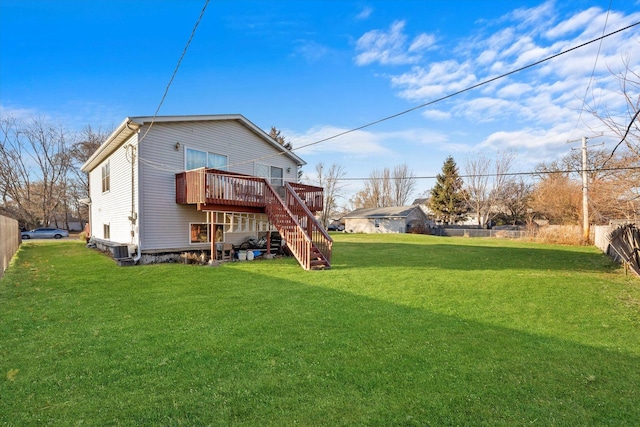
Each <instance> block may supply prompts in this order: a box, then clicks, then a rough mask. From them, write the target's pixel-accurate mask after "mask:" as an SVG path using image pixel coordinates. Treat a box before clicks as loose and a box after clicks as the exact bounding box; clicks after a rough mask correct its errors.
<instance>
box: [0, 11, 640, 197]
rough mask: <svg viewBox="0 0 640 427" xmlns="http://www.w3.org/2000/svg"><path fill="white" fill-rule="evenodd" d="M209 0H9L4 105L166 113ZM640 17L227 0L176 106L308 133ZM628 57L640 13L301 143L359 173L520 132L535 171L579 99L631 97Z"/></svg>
mask: <svg viewBox="0 0 640 427" xmlns="http://www.w3.org/2000/svg"><path fill="white" fill-rule="evenodd" d="M203 5H204V0H199V1H191V0H188V1H168V0H166V1H162V0H155V1H119V0H86V1H76V0H74V1H54V0H50V1H45V0H40V1H31V0H0V112H1V113H2V115H3V116H4V115H9V114H10V115H14V116H18V117H20V116H28V115H38V116H46V117H48V118H49V119H50V120H52V121H55V122H59V123H61V124H63V125H64V126H66V127H68V128H70V129H72V130H73V129H81V128H82V127H84V126H85V125H88V124H90V125H92V126H93V127H94V128H102V129H110V128H112V127H114V126H116V125H117V124H119V123H120V122H121V121H122V120H123V119H124V118H125V117H126V116H145V115H153V113H154V112H155V110H156V108H157V106H158V103H159V102H160V99H161V97H162V94H163V93H164V90H165V87H166V85H167V83H168V81H169V79H170V77H171V74H172V72H173V70H174V68H175V66H176V63H177V61H178V59H179V57H180V55H181V53H182V50H183V48H184V46H185V43H186V41H187V40H188V38H189V35H190V34H191V30H192V28H193V25H194V24H195V22H196V20H197V18H198V16H199V14H200V11H201V9H202V7H203ZM638 21H640V2H639V1H638V0H579V1H574V0H568V1H567V0H563V1H559V0H558V1H531V0H509V1H504V0H477V1H471V0H467V1H446V2H445V1H435V0H434V1H429V0H424V1H417V0H412V1H402V0H394V1H362V0H359V1H348V0H345V1H339V0H325V1H286V0H280V1H266V0H263V1H243V0H237V1H231V0H218V1H216V0H211V2H210V3H209V5H208V7H207V10H206V12H205V15H204V17H203V19H202V21H201V22H200V25H199V27H198V30H197V32H196V35H195V38H194V39H193V41H192V43H191V45H190V47H189V50H188V52H187V54H186V56H185V58H184V60H183V62H182V64H181V67H180V70H179V71H178V74H177V76H176V78H175V80H174V82H173V84H172V86H171V88H170V90H169V93H168V95H167V98H166V100H165V102H164V104H163V106H162V108H161V110H160V115H181V114H226V113H240V114H243V115H244V116H246V117H247V118H248V119H249V120H251V121H252V122H254V123H255V124H256V125H258V126H259V127H261V128H263V129H265V130H267V131H268V130H269V128H270V127H271V126H276V127H278V128H279V129H281V130H282V133H283V134H284V135H285V136H286V137H287V139H288V140H290V141H291V142H292V143H293V146H294V148H295V147H299V146H302V145H305V144H308V143H311V142H314V141H317V140H319V139H322V138H325V137H328V136H331V135H334V134H337V133H340V132H343V131H345V130H349V129H352V128H356V127H359V126H362V125H365V124H367V123H370V122H373V121H375V120H378V119H381V118H383V117H386V116H389V115H392V114H395V113H398V112H401V111H404V110H407V109H410V108H412V107H414V106H417V105H420V104H423V103H427V102H430V101H432V100H434V99H437V98H440V97H442V96H445V95H447V94H450V93H453V92H456V91H458V90H461V89H464V88H466V87H468V86H472V85H474V84H477V83H479V82H481V81H483V80H486V79H488V78H492V77H495V76H497V75H500V74H502V73H505V72H508V71H511V70H513V69H516V68H518V67H521V66H523V65H527V64H528V63H532V62H535V61H538V60H540V59H543V58H545V57H547V56H550V55H552V54H555V53H558V52H560V51H561V50H565V49H568V48H570V47H573V46H576V45H579V44H581V43H583V42H586V41H589V40H592V39H594V38H596V37H599V36H601V35H602V34H603V30H604V32H606V33H608V32H611V31H614V30H617V29H619V28H622V27H625V26H627V25H630V24H633V23H635V22H638ZM605 22H606V25H605ZM598 50H599V53H598ZM625 57H626V58H628V60H629V62H630V64H631V69H633V70H636V71H638V70H639V69H640V26H639V27H634V28H632V29H630V30H627V31H625V32H623V33H620V34H617V35H614V36H611V37H609V38H606V39H604V40H603V42H602V44H600V43H597V42H596V43H593V44H591V45H589V46H587V47H585V48H582V49H579V50H577V51H574V52H571V53H569V54H566V55H563V56H561V57H559V58H556V59H554V60H551V61H548V62H545V63H544V64H542V65H540V66H538V67H535V68H532V69H529V70H526V71H523V72H520V73H517V74H515V75H511V76H509V77H508V78H505V79H501V80H499V81H496V82H494V83H491V84H489V85H486V86H482V87H480V88H477V89H474V90H472V91H469V92H465V93H464V94H461V95H458V96H455V97H452V98H449V99H447V100H445V101H442V102H438V103H435V104H433V105H430V106H428V107H425V108H421V109H417V110H415V111H413V112H411V113H408V114H405V115H402V116H400V117H398V118H395V119H393V120H388V121H385V122H383V123H380V124H377V125H375V126H371V127H368V128H365V129H363V130H360V131H357V132H353V133H349V134H347V135H345V136H342V137H340V138H336V139H334V140H331V141H327V142H325V143H321V144H317V145H313V146H310V147H308V148H305V149H301V150H300V151H298V154H299V155H300V156H301V157H302V158H304V159H305V160H306V161H307V163H308V165H307V166H306V167H305V169H304V170H305V172H307V173H309V174H313V173H314V167H315V165H316V164H317V163H318V162H324V163H325V165H330V164H331V163H338V164H340V165H342V166H343V167H344V169H345V171H346V172H347V175H348V176H349V177H366V176H368V175H369V173H370V172H371V170H372V169H374V168H378V169H381V168H384V167H390V168H393V166H395V165H398V164H402V163H406V164H408V165H409V167H410V168H411V170H412V171H413V172H414V173H415V174H416V175H418V176H434V175H435V174H437V173H438V172H439V171H440V169H441V167H442V163H443V162H444V160H445V158H446V157H447V156H448V155H452V156H453V157H454V159H455V160H456V161H457V162H458V165H459V166H460V167H461V169H463V165H464V160H465V159H466V158H469V157H472V156H474V154H475V153H478V152H480V151H482V152H483V153H485V154H488V155H494V154H496V153H498V152H500V151H506V150H512V151H513V152H514V153H515V155H516V163H515V165H514V169H513V170H514V171H530V170H532V169H533V167H534V166H535V165H536V164H537V163H539V162H541V161H550V160H553V159H557V158H559V157H560V156H562V155H565V154H567V153H568V152H569V149H570V145H569V144H567V143H566V141H567V140H569V139H578V138H580V137H582V136H583V135H593V134H595V132H597V131H598V130H599V124H598V123H597V122H596V121H594V119H593V117H591V116H590V115H589V114H581V113H580V111H581V109H582V104H583V100H584V99H585V93H588V95H587V97H586V99H587V102H588V103H589V104H590V105H595V104H598V105H600V106H601V107H604V106H606V107H607V108H609V109H610V110H612V111H614V112H616V111H619V110H620V111H621V109H622V108H623V107H624V100H623V99H622V98H621V97H620V95H619V94H617V92H619V87H618V84H617V82H616V81H615V80H614V79H613V78H612V77H611V73H610V71H609V68H612V69H619V68H620V67H622V61H623V58H625ZM594 67H595V71H594ZM592 72H593V78H591V77H592ZM587 89H589V90H587ZM599 140H602V141H605V142H606V143H607V144H608V146H611V147H612V146H613V144H614V139H613V138H606V137H603V138H600V139H599ZM433 182H434V180H433V179H424V180H420V181H418V186H417V191H416V195H417V194H418V193H420V192H422V191H425V190H428V189H430V188H431V187H432V186H433ZM360 185H361V183H358V182H350V183H349V186H348V187H347V192H349V191H355V190H357V189H358V187H359V186H360Z"/></svg>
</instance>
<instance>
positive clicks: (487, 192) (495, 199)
mask: <svg viewBox="0 0 640 427" xmlns="http://www.w3.org/2000/svg"><path fill="white" fill-rule="evenodd" d="M514 158H515V155H514V154H513V153H511V152H507V153H498V155H497V156H496V158H495V159H491V158H489V157H487V156H486V155H485V154H484V153H477V154H475V155H474V156H473V157H469V158H467V159H466V160H465V174H466V180H465V192H464V194H465V197H466V201H467V203H468V204H469V208H470V209H471V210H472V211H473V212H475V213H476V215H477V217H478V225H479V226H484V225H486V224H487V222H489V221H490V220H491V219H493V218H495V217H496V216H497V215H498V214H499V213H500V212H501V210H502V209H503V206H500V201H501V199H502V198H503V197H504V193H505V191H506V190H507V187H508V184H509V179H508V177H507V174H508V173H509V170H510V169H511V165H512V164H513V160H514Z"/></svg>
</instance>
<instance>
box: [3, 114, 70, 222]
mask: <svg viewBox="0 0 640 427" xmlns="http://www.w3.org/2000/svg"><path fill="white" fill-rule="evenodd" d="M67 136H68V135H67V132H66V131H65V130H64V129H62V128H61V127H57V126H54V125H53V124H51V123H48V122H47V121H46V120H45V119H43V118H38V117H34V118H31V119H29V120H27V121H21V120H17V119H15V118H13V117H5V118H2V119H0V138H1V140H2V143H1V144H0V193H1V194H2V202H3V205H2V208H3V210H4V211H5V212H7V213H9V214H11V216H13V217H15V218H16V219H18V220H19V221H20V222H22V223H24V224H26V225H37V224H39V223H42V224H46V223H48V222H49V221H51V220H53V219H54V213H55V212H56V210H57V209H58V208H59V206H60V205H61V203H63V202H64V200H66V199H67V194H66V187H67V184H68V181H67V178H68V172H69V169H70V166H71V162H70V157H69V155H68V151H67V148H68V141H67Z"/></svg>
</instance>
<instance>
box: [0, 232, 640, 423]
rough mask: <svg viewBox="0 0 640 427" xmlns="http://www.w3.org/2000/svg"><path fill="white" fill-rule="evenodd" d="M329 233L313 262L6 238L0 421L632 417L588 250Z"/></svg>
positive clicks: (637, 385) (618, 286)
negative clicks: (147, 257)
mask: <svg viewBox="0 0 640 427" xmlns="http://www.w3.org/2000/svg"><path fill="white" fill-rule="evenodd" d="M334 237H335V240H336V243H335V246H334V259H333V265H334V267H333V269H332V270H330V271H313V272H305V271H303V270H301V269H300V267H298V265H297V264H296V263H295V261H294V260H292V259H281V260H274V261H253V262H243V263H228V264H225V265H223V266H221V267H217V268H213V267H200V266H192V265H177V264H164V265H150V266H138V267H128V268H121V267H117V266H116V265H115V264H114V262H113V260H111V259H109V258H107V257H106V256H104V255H102V254H100V253H97V252H95V251H93V250H88V249H86V248H84V246H83V245H82V244H81V243H80V242H74V241H67V242H28V243H26V244H23V245H22V247H21V249H20V251H19V252H18V254H17V256H16V258H15V259H14V262H13V264H12V265H11V267H10V268H9V270H8V271H7V272H6V273H5V276H4V278H3V279H2V280H0V338H1V339H0V374H2V376H1V377H0V424H2V425H9V426H14V425H15V426H22V425H81V424H83V425H176V426H177V425H198V426H199V425H260V426H264V425H276V426H281V425H294V424H297V425H329V426H339V425H375V426H378V425H379V426H389V425H407V426H413V425H487V426H495V425H505V426H512V425H529V424H534V425H545V426H546V425H568V426H575V425H616V426H618V425H640V404H639V402H640V281H639V280H638V279H637V278H635V277H631V276H629V277H627V276H625V275H624V272H623V271H622V270H621V269H620V268H618V267H617V266H616V265H614V264H612V263H611V262H610V261H609V260H608V259H607V257H605V256H604V255H602V254H600V253H599V252H598V251H597V250H596V249H594V248H591V247H563V246H551V245H539V244H530V243H524V242H512V241H504V240H487V239H463V238H460V239H456V238H436V237H431V236H420V235H345V234H336V235H334Z"/></svg>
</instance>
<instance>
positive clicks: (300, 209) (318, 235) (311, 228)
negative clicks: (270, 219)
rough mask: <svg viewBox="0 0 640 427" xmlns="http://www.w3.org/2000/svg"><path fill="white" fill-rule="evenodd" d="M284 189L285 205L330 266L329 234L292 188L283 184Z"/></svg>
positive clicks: (331, 241)
mask: <svg viewBox="0 0 640 427" xmlns="http://www.w3.org/2000/svg"><path fill="white" fill-rule="evenodd" d="M284 186H285V188H286V195H287V197H286V204H287V206H288V207H289V210H290V211H291V212H293V213H294V214H295V215H296V216H297V222H298V224H300V225H301V226H302V227H303V228H304V229H305V230H306V232H307V234H308V235H309V236H310V237H311V241H312V243H313V244H314V245H315V246H316V248H318V250H319V251H320V253H322V255H323V256H324V258H325V259H326V260H327V262H328V263H329V265H330V264H331V251H332V248H333V239H332V238H331V236H329V233H327V231H326V230H325V229H324V227H323V226H322V225H321V224H320V221H318V219H317V218H316V217H315V215H313V213H311V211H310V210H309V208H308V207H307V204H306V203H305V202H304V201H303V200H302V198H301V197H300V196H299V195H298V193H297V192H296V191H295V189H294V187H293V186H292V185H291V184H289V183H288V182H285V184H284Z"/></svg>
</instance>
